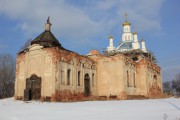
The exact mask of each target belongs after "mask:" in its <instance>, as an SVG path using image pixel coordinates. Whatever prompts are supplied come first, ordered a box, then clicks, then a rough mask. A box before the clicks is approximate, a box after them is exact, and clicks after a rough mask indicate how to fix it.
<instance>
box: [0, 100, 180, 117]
mask: <svg viewBox="0 0 180 120" xmlns="http://www.w3.org/2000/svg"><path fill="white" fill-rule="evenodd" d="M164 114H166V115H167V116H168V117H167V120H179V119H180V98H168V99H150V100H124V101H86V102H72V103H48V102H43V103H42V102H38V101H37V102H36V101H31V102H30V103H26V102H23V101H15V100H13V98H9V99H2V100H0V120H164Z"/></svg>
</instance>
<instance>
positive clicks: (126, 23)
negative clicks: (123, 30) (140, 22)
mask: <svg viewBox="0 0 180 120" xmlns="http://www.w3.org/2000/svg"><path fill="white" fill-rule="evenodd" d="M126 25H129V26H130V25H131V24H130V22H128V21H125V22H124V23H123V26H126Z"/></svg>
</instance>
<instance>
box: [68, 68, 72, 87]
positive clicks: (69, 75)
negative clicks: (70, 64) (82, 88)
mask: <svg viewBox="0 0 180 120" xmlns="http://www.w3.org/2000/svg"><path fill="white" fill-rule="evenodd" d="M70 81H71V70H70V69H68V71H67V85H70Z"/></svg>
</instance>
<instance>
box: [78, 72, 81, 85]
mask: <svg viewBox="0 0 180 120" xmlns="http://www.w3.org/2000/svg"><path fill="white" fill-rule="evenodd" d="M80 81H81V72H80V71H78V86H80V85H81V84H80Z"/></svg>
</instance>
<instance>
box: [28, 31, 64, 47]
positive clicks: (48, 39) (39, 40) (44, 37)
mask: <svg viewBox="0 0 180 120" xmlns="http://www.w3.org/2000/svg"><path fill="white" fill-rule="evenodd" d="M33 44H39V45H42V46H45V47H51V46H56V47H61V44H60V43H59V41H58V40H57V39H56V38H55V37H54V35H53V34H52V33H51V31H44V32H43V33H41V34H40V35H39V36H38V37H36V38H35V39H34V40H33V41H32V42H31V45H33Z"/></svg>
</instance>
